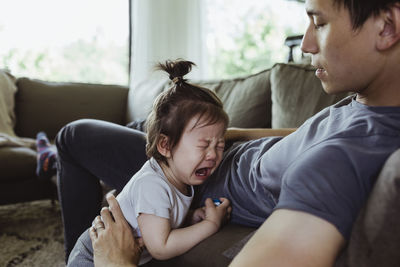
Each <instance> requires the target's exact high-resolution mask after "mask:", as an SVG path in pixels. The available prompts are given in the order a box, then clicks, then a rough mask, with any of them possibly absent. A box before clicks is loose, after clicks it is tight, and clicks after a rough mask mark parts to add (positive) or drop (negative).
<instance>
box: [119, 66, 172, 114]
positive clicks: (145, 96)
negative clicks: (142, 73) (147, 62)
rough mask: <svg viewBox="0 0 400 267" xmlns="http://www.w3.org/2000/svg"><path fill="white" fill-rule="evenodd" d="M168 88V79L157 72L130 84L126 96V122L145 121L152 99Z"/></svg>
mask: <svg viewBox="0 0 400 267" xmlns="http://www.w3.org/2000/svg"><path fill="white" fill-rule="evenodd" d="M169 86H170V83H169V79H168V78H167V77H166V76H165V75H160V73H159V72H155V73H152V75H151V76H150V77H149V78H147V79H144V80H141V81H134V82H132V83H131V86H130V88H129V94H128V104H127V105H128V106H127V115H126V117H127V121H128V122H131V121H139V120H144V119H146V118H147V115H148V114H149V113H150V111H151V108H152V106H153V102H154V99H155V98H156V97H157V96H158V95H159V94H160V93H161V92H163V91H164V90H166V89H168V88H169Z"/></svg>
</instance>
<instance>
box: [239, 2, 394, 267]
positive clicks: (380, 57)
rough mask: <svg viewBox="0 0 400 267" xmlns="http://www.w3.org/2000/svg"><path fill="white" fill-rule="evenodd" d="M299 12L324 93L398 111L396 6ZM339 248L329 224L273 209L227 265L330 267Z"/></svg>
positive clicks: (317, 5) (327, 5) (326, 5)
mask: <svg viewBox="0 0 400 267" xmlns="http://www.w3.org/2000/svg"><path fill="white" fill-rule="evenodd" d="M305 7H306V11H307V14H308V17H309V21H310V22H309V25H308V28H307V31H306V33H305V35H304V38H303V42H302V47H301V48H302V50H303V51H304V52H306V53H311V55H312V64H313V65H314V66H316V67H317V68H318V69H317V71H316V75H317V77H318V78H319V79H320V80H321V82H322V85H323V87H324V90H325V91H326V92H327V93H340V92H347V91H355V92H356V93H357V101H358V102H359V103H362V104H364V105H368V106H396V107H399V106H400V75H399V73H400V64H399V62H400V44H399V39H400V1H382V0H376V1H368V0H348V1H346V0H306V3H305ZM350 8H352V9H351V10H352V13H350V11H349V10H350ZM344 244H345V238H344V237H343V235H342V234H341V233H340V232H339V231H338V230H337V228H335V227H334V226H333V225H332V224H331V223H330V222H328V221H326V220H323V219H320V218H318V217H316V216H313V215H310V214H308V213H304V212H300V211H294V210H284V209H282V210H276V211H275V212H273V213H272V214H271V216H270V217H269V218H268V219H267V220H266V222H265V223H264V224H263V225H262V226H261V228H260V229H259V230H258V231H257V233H256V234H255V235H254V237H253V238H252V239H251V240H250V241H249V242H248V243H247V245H246V246H245V247H244V248H243V250H242V251H241V252H240V253H239V255H238V256H237V257H236V258H235V259H234V261H233V262H232V266H332V265H333V264H334V262H335V259H336V257H337V255H338V253H339V251H340V249H341V248H343V246H344Z"/></svg>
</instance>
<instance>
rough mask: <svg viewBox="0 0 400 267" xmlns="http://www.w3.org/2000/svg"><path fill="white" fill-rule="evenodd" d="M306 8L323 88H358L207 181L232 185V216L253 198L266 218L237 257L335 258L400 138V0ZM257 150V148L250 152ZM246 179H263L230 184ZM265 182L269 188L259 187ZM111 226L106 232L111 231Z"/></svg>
mask: <svg viewBox="0 0 400 267" xmlns="http://www.w3.org/2000/svg"><path fill="white" fill-rule="evenodd" d="M305 7H306V11H307V14H308V16H309V26H308V28H307V31H306V33H305V35H304V39H303V43H302V50H303V51H304V52H306V53H310V54H311V55H312V64H313V65H315V66H316V67H317V68H318V69H317V71H316V75H317V77H318V78H319V79H320V80H321V82H322V85H323V87H324V90H325V91H326V92H328V93H339V92H350V91H351V92H356V93H357V96H356V97H354V98H347V99H345V100H343V101H341V102H340V103H339V104H336V105H334V106H332V107H330V108H327V109H325V110H323V111H321V112H320V113H318V114H317V115H315V116H313V118H311V119H310V120H308V121H307V122H306V123H305V124H304V125H302V126H301V127H300V128H299V129H298V130H297V131H296V132H295V133H294V134H291V135H289V136H288V137H286V138H284V139H282V140H281V141H279V140H274V139H273V140H269V139H264V140H263V139H261V140H257V141H254V142H248V143H246V144H245V145H243V146H240V147H238V149H236V150H235V151H233V152H232V151H231V152H230V154H228V155H227V156H226V159H227V160H225V161H226V162H228V163H226V164H229V159H230V158H229V157H230V156H232V154H233V156H239V157H240V156H241V155H245V157H243V158H246V159H248V158H256V160H254V161H250V162H244V163H242V161H237V162H239V163H240V164H247V165H248V166H247V168H246V166H239V167H238V168H237V169H235V170H232V171H231V172H227V170H230V169H232V168H229V166H227V168H225V169H224V166H223V165H221V167H220V170H219V173H218V174H219V175H224V173H225V172H227V173H226V174H225V176H226V178H225V179H220V180H217V179H214V180H213V181H211V180H210V184H208V185H207V187H206V188H205V190H203V191H202V193H204V197H208V195H212V194H216V193H217V195H222V194H226V195H225V196H226V197H227V198H228V199H230V200H231V201H232V205H233V214H232V220H233V221H234V222H239V223H240V221H241V220H242V221H243V217H244V215H243V214H241V210H243V212H245V208H246V207H245V206H246V205H248V206H251V208H254V209H256V210H257V212H258V213H254V214H251V215H254V220H255V221H256V222H257V221H258V220H259V219H260V218H267V219H266V220H265V222H264V223H263V224H262V225H261V226H260V228H259V230H258V231H257V232H256V234H255V235H254V236H253V237H252V238H251V239H250V240H249V242H248V243H247V244H246V245H245V247H244V248H243V249H242V251H241V252H240V253H239V254H238V255H237V257H236V258H235V259H234V260H233V262H232V264H231V266H332V265H333V264H334V262H335V260H336V258H337V256H338V254H339V252H340V250H341V249H342V248H343V247H344V245H345V244H346V240H348V238H349V236H350V232H351V227H352V224H353V223H354V220H355V218H356V216H357V213H358V211H359V210H360V209H361V207H362V205H363V204H364V203H365V200H366V199H367V197H368V193H369V192H370V190H371V188H372V186H373V183H374V179H375V177H376V175H377V173H378V172H379V170H380V168H381V167H382V165H383V163H384V161H385V160H386V159H387V157H388V156H389V155H390V154H391V153H392V152H393V151H394V150H395V149H397V148H398V147H400V140H399V139H400V138H399V132H400V126H399V125H400V92H399V91H400V75H398V74H399V73H400V64H398V62H400V44H399V43H400V42H399V39H400V1H395V0H369V1H366V0H306V3H305ZM255 149H256V150H257V149H258V150H257V152H262V153H259V157H258V156H257V157H254V155H252V154H249V153H251V151H254V150H255ZM239 150H240V151H239ZM248 156H251V157H248ZM249 164H250V165H249ZM249 166H250V168H249ZM249 170H250V171H249ZM246 171H247V173H250V175H248V176H249V177H244V173H246ZM252 171H254V173H252ZM257 171H258V172H257ZM253 176H254V177H253ZM241 179H242V180H243V179H250V180H251V182H252V185H254V184H255V185H257V186H256V187H255V188H256V189H255V190H254V192H252V191H245V193H246V194H236V195H235V194H234V193H232V192H231V191H229V190H227V189H226V187H224V183H226V181H227V182H228V183H230V184H229V186H233V187H235V185H236V186H237V182H238V181H239V182H240V181H242V180H241ZM243 181H244V182H246V181H245V180H243ZM218 183H220V186H218ZM221 184H222V185H221ZM259 188H261V191H258V192H263V194H258V195H257V194H256V193H257V190H259ZM245 190H247V188H245ZM243 195H245V196H243ZM245 197H247V199H246V198H245ZM244 200H246V201H247V202H248V203H246V201H244ZM257 201H260V202H261V203H258V202H257ZM235 202H236V204H235ZM235 205H237V206H236V207H235ZM114 209H116V210H118V209H117V208H115V206H114ZM234 211H235V212H236V214H235V212H234ZM102 213H103V212H102ZM245 215H248V214H245ZM247 218H248V217H247ZM121 220H122V221H123V218H121V217H117V218H116V222H117V221H121ZM244 221H245V220H244ZM248 224H250V223H248ZM105 228H106V230H104V232H103V234H104V236H106V237H107V236H109V235H111V234H112V233H113V230H112V229H113V228H110V227H107V225H106V226H105ZM99 231H100V232H101V231H103V229H102V227H100V229H99ZM100 232H99V235H100ZM94 238H95V237H94ZM102 240H103V239H102ZM116 240H117V241H115V242H116V243H118V242H119V243H121V242H120V241H121V239H118V238H116ZM124 241H125V242H127V243H130V244H133V239H130V240H126V239H125V240H124ZM110 243H112V242H110ZM110 243H109V244H104V242H101V240H100V239H99V240H97V241H96V242H94V246H95V251H96V247H102V248H107V247H109V248H110V249H111V246H112V245H110ZM122 247H126V245H122ZM106 250H107V249H106ZM124 251H125V250H122V249H120V250H113V251H112V254H110V256H109V257H107V258H104V257H103V258H102V259H103V262H107V264H111V263H116V259H127V258H129V257H127V254H126V253H124ZM95 253H96V252H95ZM95 257H96V256H95ZM128 262H129V260H128ZM128 262H127V261H125V262H124V264H127V265H126V266H129V264H128ZM120 263H121V262H120ZM124 264H122V265H120V266H125V265H124ZM116 266H117V264H116Z"/></svg>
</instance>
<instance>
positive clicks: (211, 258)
mask: <svg viewBox="0 0 400 267" xmlns="http://www.w3.org/2000/svg"><path fill="white" fill-rule="evenodd" d="M254 231H255V228H250V227H244V226H240V225H236V224H228V225H226V226H224V227H222V228H221V229H220V230H219V231H218V232H217V233H216V234H214V235H212V236H210V237H208V238H207V239H205V240H204V241H202V242H200V243H199V244H198V245H196V246H195V247H193V248H192V249H190V250H189V251H188V252H186V253H185V254H183V255H181V256H178V257H175V258H172V259H169V260H166V261H158V260H155V259H153V260H151V261H150V262H148V263H146V264H145V265H143V267H163V266H165V267H168V266H191V267H204V266H207V267H222V266H228V265H229V263H230V262H231V261H232V259H233V257H234V256H235V255H236V253H237V252H238V249H240V247H241V246H243V244H242V241H243V240H245V241H247V239H248V238H249V237H250V235H251V234H252V233H253V232H254ZM237 245H239V246H240V247H239V248H238V249H237V248H236V246H237Z"/></svg>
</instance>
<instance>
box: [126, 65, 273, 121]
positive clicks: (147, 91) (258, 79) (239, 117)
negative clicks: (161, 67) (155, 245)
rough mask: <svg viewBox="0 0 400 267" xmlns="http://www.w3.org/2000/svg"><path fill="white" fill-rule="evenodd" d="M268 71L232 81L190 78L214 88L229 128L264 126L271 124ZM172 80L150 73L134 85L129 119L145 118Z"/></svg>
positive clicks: (129, 106) (130, 97)
mask: <svg viewBox="0 0 400 267" xmlns="http://www.w3.org/2000/svg"><path fill="white" fill-rule="evenodd" d="M269 72H270V70H269V69H268V70H264V71H262V72H259V73H257V74H253V75H249V76H246V77H242V78H237V79H231V80H214V81H189V82H190V83H192V84H197V85H199V86H202V87H206V88H209V89H211V90H213V91H214V92H215V93H216V94H217V95H218V97H219V98H220V99H221V101H222V102H223V104H224V109H225V111H226V112H227V113H228V115H229V118H230V122H229V127H242V128H263V127H264V128H265V127H270V126H271V112H270V110H271V100H270V99H271V90H270V83H269ZM171 86H172V83H171V82H170V81H169V79H168V78H166V77H165V75H163V76H160V75H158V74H153V75H152V76H151V77H150V78H148V79H146V80H143V81H141V82H137V83H135V84H133V85H132V86H131V88H130V91H129V98H128V113H127V117H128V118H127V119H128V121H135V120H141V119H146V117H147V115H148V114H149V113H150V111H151V108H152V105H153V102H154V100H155V98H156V97H157V95H158V94H160V93H161V92H163V91H164V90H167V89H169V88H170V87H171Z"/></svg>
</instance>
